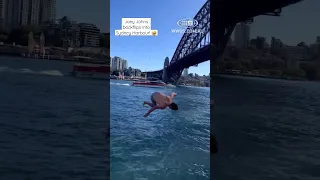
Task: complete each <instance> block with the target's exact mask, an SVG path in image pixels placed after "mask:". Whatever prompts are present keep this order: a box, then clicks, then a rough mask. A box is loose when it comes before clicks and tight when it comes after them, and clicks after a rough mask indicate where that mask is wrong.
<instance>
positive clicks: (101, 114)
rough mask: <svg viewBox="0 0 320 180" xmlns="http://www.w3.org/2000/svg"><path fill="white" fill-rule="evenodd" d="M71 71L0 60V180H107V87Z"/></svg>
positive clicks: (40, 62) (67, 66) (60, 66)
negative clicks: (83, 78) (81, 77)
mask: <svg viewBox="0 0 320 180" xmlns="http://www.w3.org/2000/svg"><path fill="white" fill-rule="evenodd" d="M71 68H72V63H66V62H59V61H47V60H31V59H21V58H8V57H0V179H4V180H11V179H12V180H16V179H17V180H18V179H19V180H24V179H29V180H37V179H46V180H50V179H54V180H60V179H61V180H66V179H74V180H81V179H83V180H84V179H86V180H87V179H94V180H97V179H101V180H105V179H107V177H108V174H109V169H108V166H109V158H108V151H109V150H108V145H107V144H106V140H105V135H104V134H103V132H104V131H105V129H106V128H108V124H109V111H108V109H109V100H108V99H109V83H107V82H104V81H91V80H79V79H75V78H72V77H69V76H66V75H67V74H68V72H69V71H70V70H71Z"/></svg>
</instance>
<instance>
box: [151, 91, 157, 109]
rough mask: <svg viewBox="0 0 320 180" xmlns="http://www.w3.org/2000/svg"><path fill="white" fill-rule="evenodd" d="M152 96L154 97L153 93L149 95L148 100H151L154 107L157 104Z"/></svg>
mask: <svg viewBox="0 0 320 180" xmlns="http://www.w3.org/2000/svg"><path fill="white" fill-rule="evenodd" d="M153 95H154V93H152V94H151V97H150V99H151V102H152V104H153V106H156V105H157V102H156V101H155V100H154V99H153Z"/></svg>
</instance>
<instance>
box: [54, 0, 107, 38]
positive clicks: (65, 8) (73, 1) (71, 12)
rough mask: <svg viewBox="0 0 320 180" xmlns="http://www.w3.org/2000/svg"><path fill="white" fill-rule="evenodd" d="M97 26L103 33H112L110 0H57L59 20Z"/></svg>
mask: <svg viewBox="0 0 320 180" xmlns="http://www.w3.org/2000/svg"><path fill="white" fill-rule="evenodd" d="M63 16H67V17H69V18H70V19H71V20H74V21H78V22H83V23H92V24H95V25H96V26H97V27H98V28H99V29H100V30H101V32H106V33H108V32H110V0H94V3H93V2H92V1H88V0H57V18H61V17H63Z"/></svg>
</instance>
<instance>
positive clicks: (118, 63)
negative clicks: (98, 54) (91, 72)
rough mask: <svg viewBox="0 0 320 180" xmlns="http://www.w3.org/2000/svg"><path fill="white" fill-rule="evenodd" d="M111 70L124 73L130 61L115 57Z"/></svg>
mask: <svg viewBox="0 0 320 180" xmlns="http://www.w3.org/2000/svg"><path fill="white" fill-rule="evenodd" d="M111 67H112V68H111V70H112V71H123V70H125V69H128V61H127V60H125V59H122V58H121V57H118V56H115V57H113V58H112V59H111Z"/></svg>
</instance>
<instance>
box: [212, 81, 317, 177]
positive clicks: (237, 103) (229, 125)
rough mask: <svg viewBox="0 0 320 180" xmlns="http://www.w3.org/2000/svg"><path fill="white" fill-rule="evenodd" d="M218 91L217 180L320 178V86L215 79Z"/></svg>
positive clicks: (214, 161)
mask: <svg viewBox="0 0 320 180" xmlns="http://www.w3.org/2000/svg"><path fill="white" fill-rule="evenodd" d="M213 87H214V88H213V91H214V99H215V109H214V112H213V121H214V125H215V127H214V129H215V131H216V132H215V133H216V135H217V139H218V142H219V145H220V146H219V148H220V149H219V150H220V152H219V153H218V154H217V155H215V156H214V157H213V158H212V159H211V165H212V174H211V176H212V178H213V179H218V180H244V179H245V180H293V179H295V180H319V179H320V171H319V170H320V83H317V82H298V81H284V80H269V79H257V78H215V82H214V84H213Z"/></svg>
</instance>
